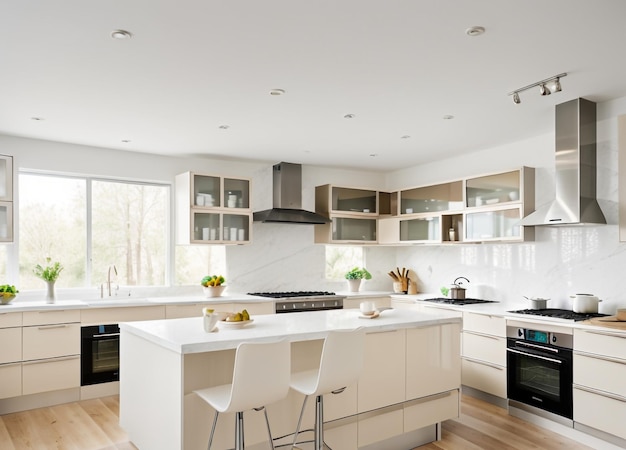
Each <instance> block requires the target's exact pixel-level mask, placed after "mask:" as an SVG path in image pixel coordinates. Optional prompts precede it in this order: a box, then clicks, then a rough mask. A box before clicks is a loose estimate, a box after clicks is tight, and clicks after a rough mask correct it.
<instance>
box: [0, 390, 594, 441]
mask: <svg viewBox="0 0 626 450" xmlns="http://www.w3.org/2000/svg"><path fill="white" fill-rule="evenodd" d="M118 411H119V397H118V396H112V397H104V398H99V399H94V400H83V401H80V402H75V403H67V404H63V405H56V406H51V407H48V408H40V409H34V410H30V411H24V412H19V413H13V414H6V415H4V416H0V449H2V450H22V449H36V450H53V449H56V450H135V449H136V447H135V446H134V445H132V444H131V443H130V442H128V436H127V435H126V433H125V432H124V431H123V430H122V429H121V428H120V427H119V425H118ZM442 435H443V436H442V437H443V439H442V440H441V441H438V442H434V443H431V444H428V445H423V446H421V447H418V449H419V450H473V449H493V450H508V449H512V450H513V449H515V450H519V449H542V450H544V449H545V450H556V449H568V450H579V449H589V448H590V447H586V446H584V445H581V444H579V443H577V442H575V441H573V440H571V439H567V438H565V437H563V436H561V435H560V434H556V433H553V432H550V431H547V430H545V429H543V428H541V427H538V426H536V425H532V424H529V423H527V422H525V421H523V420H521V419H518V418H516V417H513V416H509V414H508V413H507V412H506V410H504V409H502V408H498V407H496V406H494V405H491V404H489V403H485V402H483V401H480V400H477V399H475V398H472V397H469V396H466V395H464V396H462V400H461V417H460V418H458V419H455V420H448V421H446V422H444V424H443V432H442ZM146 450H149V449H146ZM336 450H341V449H336ZM390 450H392V449H390Z"/></svg>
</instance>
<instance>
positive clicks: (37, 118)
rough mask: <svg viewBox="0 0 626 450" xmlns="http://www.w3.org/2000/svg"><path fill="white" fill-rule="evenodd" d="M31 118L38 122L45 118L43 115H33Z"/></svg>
mask: <svg viewBox="0 0 626 450" xmlns="http://www.w3.org/2000/svg"><path fill="white" fill-rule="evenodd" d="M30 120H35V121H37V122H41V121H42V120H45V119H44V118H43V117H31V118H30Z"/></svg>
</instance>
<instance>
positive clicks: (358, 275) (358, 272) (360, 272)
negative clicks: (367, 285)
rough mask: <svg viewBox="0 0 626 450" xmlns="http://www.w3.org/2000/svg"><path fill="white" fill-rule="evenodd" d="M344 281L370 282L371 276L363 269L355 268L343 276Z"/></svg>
mask: <svg viewBox="0 0 626 450" xmlns="http://www.w3.org/2000/svg"><path fill="white" fill-rule="evenodd" d="M345 277H346V280H361V279H365V280H370V279H371V278H372V274H371V273H369V272H368V271H367V269H366V268H365V267H361V268H358V267H355V268H354V269H352V270H351V271H350V272H348V273H346V275H345Z"/></svg>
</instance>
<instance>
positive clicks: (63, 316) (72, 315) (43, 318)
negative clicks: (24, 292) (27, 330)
mask: <svg viewBox="0 0 626 450" xmlns="http://www.w3.org/2000/svg"><path fill="white" fill-rule="evenodd" d="M23 314H24V317H23V322H24V323H23V325H24V326H29V325H51V324H54V323H70V322H80V309H54V310H46V311H27V312H24V313H23Z"/></svg>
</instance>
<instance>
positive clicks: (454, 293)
mask: <svg viewBox="0 0 626 450" xmlns="http://www.w3.org/2000/svg"><path fill="white" fill-rule="evenodd" d="M459 280H465V281H467V282H468V283H469V282H470V281H469V280H468V279H467V278H465V277H457V278H456V279H455V280H454V282H453V284H452V287H451V288H450V298H451V299H452V300H465V288H464V287H461V285H462V284H463V282H462V281H459Z"/></svg>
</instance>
